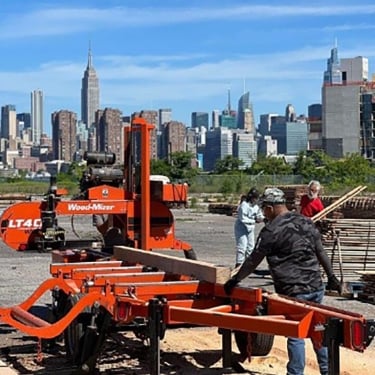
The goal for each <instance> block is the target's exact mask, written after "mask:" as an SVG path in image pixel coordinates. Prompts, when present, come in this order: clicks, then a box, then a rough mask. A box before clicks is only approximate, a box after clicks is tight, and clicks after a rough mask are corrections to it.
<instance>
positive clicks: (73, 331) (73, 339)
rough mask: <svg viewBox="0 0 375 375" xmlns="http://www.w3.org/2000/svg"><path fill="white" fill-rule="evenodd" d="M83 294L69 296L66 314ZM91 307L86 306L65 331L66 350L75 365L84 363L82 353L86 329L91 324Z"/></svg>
mask: <svg viewBox="0 0 375 375" xmlns="http://www.w3.org/2000/svg"><path fill="white" fill-rule="evenodd" d="M81 297H82V294H74V295H71V296H69V297H68V299H67V301H66V304H65V308H66V310H65V314H67V313H68V312H69V311H70V310H71V309H72V307H73V306H75V304H76V303H77V302H78V301H79V300H80V298H81ZM90 320H91V308H86V309H85V310H84V311H83V312H82V313H81V314H79V315H78V316H77V317H76V318H75V319H74V320H73V321H72V322H71V323H70V324H69V326H68V327H67V328H66V330H65V331H64V341H65V351H66V356H67V358H68V360H69V361H70V362H72V363H73V364H75V365H80V364H82V361H81V353H82V350H83V339H84V335H85V331H86V329H87V327H88V326H89V324H90Z"/></svg>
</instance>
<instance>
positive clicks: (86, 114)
mask: <svg viewBox="0 0 375 375" xmlns="http://www.w3.org/2000/svg"><path fill="white" fill-rule="evenodd" d="M98 109H99V79H98V77H97V75H96V71H95V69H94V67H93V66H92V56H91V48H89V54H88V61H87V67H86V70H85V72H84V75H83V78H82V89H81V120H82V121H83V122H84V123H85V124H86V125H87V127H88V128H90V127H91V125H92V124H94V123H95V112H96V111H97V110H98Z"/></svg>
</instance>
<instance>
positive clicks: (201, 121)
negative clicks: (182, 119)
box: [191, 112, 209, 129]
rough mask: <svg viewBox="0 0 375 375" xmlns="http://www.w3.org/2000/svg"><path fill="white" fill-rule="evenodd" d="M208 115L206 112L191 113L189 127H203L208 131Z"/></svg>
mask: <svg viewBox="0 0 375 375" xmlns="http://www.w3.org/2000/svg"><path fill="white" fill-rule="evenodd" d="M208 124H209V121H208V113H207V112H192V114H191V127H192V128H200V127H201V126H204V127H205V128H206V129H208Z"/></svg>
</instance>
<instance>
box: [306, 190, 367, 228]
mask: <svg viewBox="0 0 375 375" xmlns="http://www.w3.org/2000/svg"><path fill="white" fill-rule="evenodd" d="M366 188H367V186H362V185H360V186H357V187H356V188H355V189H353V190H351V191H349V193H347V194H345V195H343V196H342V197H341V198H339V199H338V200H337V201H335V202H333V203H332V204H331V205H329V206H328V207H326V208H324V210H323V211H320V212H319V213H317V214H316V215H315V216H313V217H312V218H311V220H312V221H314V222H316V221H318V220H320V219H321V218H323V217H324V216H326V215H327V214H329V213H330V212H331V211H333V210H335V209H336V208H337V207H339V206H340V205H342V204H343V203H345V202H346V201H348V200H349V199H351V198H353V197H354V196H356V195H357V194H359V193H360V192H361V191H363V190H365V189H366Z"/></svg>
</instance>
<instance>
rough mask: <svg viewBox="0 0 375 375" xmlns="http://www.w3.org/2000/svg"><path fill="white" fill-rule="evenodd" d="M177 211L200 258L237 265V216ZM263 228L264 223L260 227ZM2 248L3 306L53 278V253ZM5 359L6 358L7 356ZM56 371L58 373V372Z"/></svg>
mask: <svg viewBox="0 0 375 375" xmlns="http://www.w3.org/2000/svg"><path fill="white" fill-rule="evenodd" d="M173 212H174V215H175V218H176V234H177V237H178V238H180V239H182V240H185V241H187V242H189V243H191V245H192V247H193V248H194V250H195V252H196V254H197V256H198V259H199V260H203V261H207V262H210V263H213V264H215V265H223V266H233V265H234V261H235V250H234V235H233V224H234V218H233V217H230V216H225V215H215V214H209V213H200V212H195V211H191V210H189V209H178V210H174V211H173ZM59 224H60V225H61V226H62V227H64V228H66V229H68V230H69V232H68V235H69V237H71V238H74V237H76V234H77V233H78V234H79V235H80V236H84V235H89V236H90V237H92V238H95V236H96V232H95V230H94V229H93V227H92V226H91V218H88V217H84V216H80V217H78V216H77V219H76V218H75V219H74V230H73V229H72V227H71V220H70V218H65V219H64V218H62V219H61V220H59ZM259 229H260V226H258V227H257V230H259ZM74 232H75V233H74ZM76 238H77V237H76ZM0 252H1V255H0V256H1V266H0V270H1V271H0V306H2V307H4V306H8V305H14V304H18V303H20V302H22V301H23V300H24V299H26V298H27V297H28V296H29V295H30V294H31V293H32V292H33V291H34V290H35V289H36V288H37V286H38V285H39V284H40V283H41V282H42V281H44V280H45V279H47V278H49V276H50V275H49V263H50V254H48V253H47V254H42V253H33V252H23V253H21V252H15V251H12V250H10V249H9V248H7V247H6V246H5V245H4V244H3V243H0ZM167 253H170V251H167ZM172 253H173V254H175V255H176V256H183V254H182V253H181V252H172ZM260 268H261V269H266V268H267V266H266V264H265V263H262V264H261V265H260ZM246 284H248V285H251V286H257V287H262V288H264V289H265V290H269V291H272V290H273V287H272V280H271V279H270V277H269V276H265V277H261V276H256V275H252V276H250V277H249V278H248V279H247V280H246ZM49 302H50V296H45V297H43V298H42V299H41V300H40V301H39V303H38V304H39V305H40V306H45V304H48V303H49ZM324 304H326V305H329V306H333V307H337V308H339V309H343V310H347V311H353V312H356V313H361V314H363V315H364V316H365V317H366V318H368V319H370V318H375V305H374V304H370V303H365V302H361V301H359V300H357V299H348V298H343V297H337V296H326V297H325V299H324ZM0 335H1V340H0V348H5V347H9V346H11V344H12V340H13V339H15V338H16V337H17V334H15V333H14V332H10V331H9V330H7V328H6V327H4V325H1V324H0ZM12 335H13V336H12ZM18 338H19V335H18ZM23 342H24V345H26V346H27V345H28V344H30V342H28V341H27V340H26V339H25V338H23ZM18 344H19V343H18ZM26 346H25V347H26ZM32 348H33V349H29V350H35V344H34V345H33V346H32ZM26 351H27V350H26ZM367 354H368V355H371V356H372V357H375V344H374V343H373V344H372V345H371V346H370V347H369V348H368V349H367V350H366V355H367ZM1 359H3V360H6V358H5V359H4V358H1ZM8 359H9V358H8ZM60 365H61V366H62V367H63V366H64V363H60ZM19 371H20V372H19V373H20V374H26V373H30V372H27V370H24V371H26V372H24V371H23V370H22V369H21V370H19ZM35 373H38V374H47V372H43V371H42V370H41V371H40V372H39V371H38V372H35ZM119 373H122V372H119ZM124 373H125V372H124ZM130 373H131V372H129V374H130ZM171 373H172V372H171ZM215 373H216V372H215ZM217 373H218V372H217ZM232 373H233V372H232ZM55 374H57V373H56V372H55ZM59 374H60V372H59ZM61 374H63V372H61ZM259 374H260V373H259Z"/></svg>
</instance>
